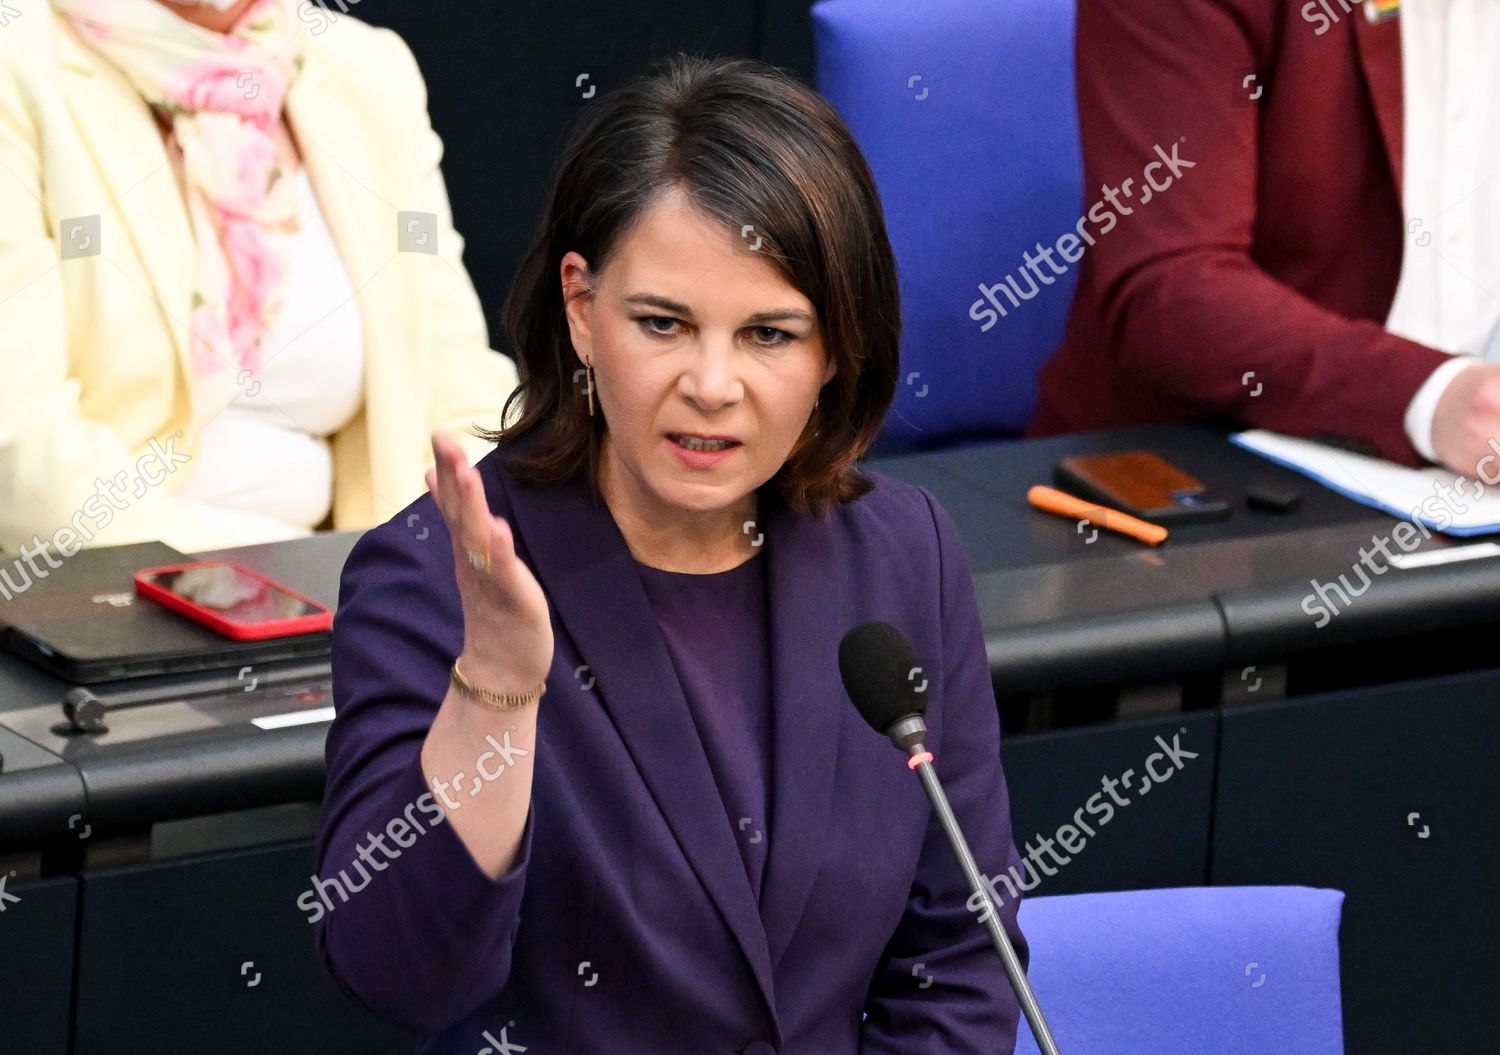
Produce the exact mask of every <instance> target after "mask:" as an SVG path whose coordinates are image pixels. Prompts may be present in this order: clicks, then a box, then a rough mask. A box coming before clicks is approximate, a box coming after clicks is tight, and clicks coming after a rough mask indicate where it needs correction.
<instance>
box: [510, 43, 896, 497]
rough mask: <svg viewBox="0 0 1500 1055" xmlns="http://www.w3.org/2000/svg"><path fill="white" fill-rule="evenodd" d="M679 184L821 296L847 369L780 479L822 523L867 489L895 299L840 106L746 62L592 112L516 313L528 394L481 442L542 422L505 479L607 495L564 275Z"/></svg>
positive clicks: (558, 184)
mask: <svg viewBox="0 0 1500 1055" xmlns="http://www.w3.org/2000/svg"><path fill="white" fill-rule="evenodd" d="M674 188H675V189H680V190H681V191H682V192H683V193H684V194H685V195H686V196H687V198H688V200H689V201H691V202H692V203H693V204H694V205H695V207H697V208H699V209H701V210H702V211H703V212H704V213H705V215H708V216H711V217H713V218H714V219H716V220H718V221H720V222H722V223H723V224H724V226H725V227H726V228H727V229H729V230H731V231H732V232H733V233H734V234H735V235H736V236H737V237H738V236H739V235H740V233H741V231H742V230H743V229H744V226H745V225H747V224H748V225H752V226H753V227H754V235H755V237H757V238H759V239H760V242H761V244H760V246H759V251H760V252H761V253H763V254H764V255H765V257H766V259H767V260H768V261H769V262H770V263H771V264H772V265H773V266H774V267H776V269H777V270H778V271H779V272H780V273H781V274H782V275H783V277H785V279H786V280H787V282H788V283H789V284H790V285H792V286H793V287H794V288H796V289H797V290H798V291H800V292H801V293H802V295H803V296H805V297H807V299H808V300H809V301H811V302H812V305H813V308H814V310H815V311H816V312H817V315H818V322H819V327H820V329H821V330H822V333H823V338H824V348H825V350H826V351H827V353H828V354H829V355H830V356H831V357H832V358H833V360H834V362H835V363H836V364H837V373H836V374H835V375H834V377H833V379H832V380H831V381H829V382H828V383H827V384H826V385H825V386H824V387H823V390H822V392H821V393H820V395H819V400H818V408H817V414H816V418H815V420H814V421H813V422H812V423H810V424H809V426H808V427H807V428H806V429H805V430H804V432H803V434H802V436H801V437H799V438H798V440H797V442H796V443H795V444H794V445H793V447H792V450H791V453H790V454H789V455H788V457H787V460H786V463H785V464H784V465H783V466H782V467H781V469H780V470H779V471H778V472H777V474H776V475H775V477H773V478H772V480H771V481H769V483H771V484H774V485H775V486H776V488H777V491H778V493H779V496H780V497H781V498H782V499H783V500H784V501H785V502H786V503H787V504H788V505H790V506H791V507H792V508H793V509H796V510H797V511H799V512H811V513H813V514H814V515H818V516H821V515H823V514H824V513H825V511H826V509H827V508H828V507H829V505H830V504H831V503H833V502H844V501H850V500H853V499H856V498H858V497H860V496H861V495H863V494H865V493H866V492H868V491H869V490H870V488H871V487H872V486H873V482H872V481H871V480H870V479H869V477H867V476H865V475H864V474H863V473H861V472H860V471H859V470H858V468H857V467H856V464H855V463H856V462H857V461H858V460H859V459H860V458H861V457H862V456H863V455H864V453H865V452H866V451H867V450H868V449H869V447H870V445H871V444H872V443H873V442H874V440H875V437H876V434H877V433H878V432H879V429H880V423H881V420H882V419H883V418H884V417H885V413H886V410H887V409H888V408H889V407H890V404H891V400H892V398H893V397H894V395H895V390H896V382H897V377H898V375H899V370H900V366H899V344H900V336H901V312H900V292H899V290H898V288H897V283H896V265H895V260H894V257H893V256H892V254H891V247H890V242H889V240H888V239H887V237H886V231H885V217H884V213H883V211H882V209H881V206H880V198H879V195H878V194H877V192H876V189H875V181H874V179H873V178H872V177H871V175H870V170H869V166H868V165H866V163H865V160H864V156H863V155H862V154H861V153H860V151H859V147H858V146H857V145H856V144H855V142H854V138H853V136H851V135H850V133H849V130H848V128H846V127H845V125H844V122H843V121H842V119H840V117H839V116H838V114H837V113H836V112H835V111H834V110H833V108H832V107H831V106H830V105H829V104H828V103H827V102H826V101H825V100H824V99H823V98H822V97H821V96H819V95H818V94H817V93H816V92H815V91H813V90H812V89H811V88H809V87H807V86H806V85H804V84H802V83H801V82H800V81H798V80H796V79H795V78H794V77H792V76H791V75H789V74H787V73H785V72H783V71H781V70H778V69H775V68H773V67H771V66H767V65H765V64H763V63H759V62H753V61H750V60H747V59H705V58H696V57H690V56H687V55H681V54H679V55H676V56H674V57H672V58H670V59H666V60H664V61H661V62H659V63H657V64H655V65H654V66H652V67H651V68H650V69H648V70H647V71H646V72H645V73H644V74H642V75H641V76H639V77H637V78H635V79H634V80H632V81H630V82H629V83H627V84H625V85H624V86H622V87H621V88H619V89H618V90H616V91H614V92H611V93H610V94H609V95H607V96H605V97H603V98H602V99H601V100H600V101H599V102H598V103H596V104H595V105H594V106H593V107H592V108H591V109H589V110H587V111H585V113H584V114H583V116H582V117H581V118H580V121H579V124H578V125H577V126H576V127H575V129H574V131H573V133H572V136H571V138H570V141H569V145H568V146H567V148H566V149H565V151H564V153H563V155H562V159H561V162H560V165H559V169H558V173H557V177H556V180H555V182H554V185H553V188H552V193H551V196H550V199H549V201H548V204H547V209H546V214H545V215H544V217H543V219H542V223H541V227H540V229H539V232H538V234H537V237H536V240H535V242H534V243H533V245H532V247H531V249H530V250H529V251H528V253H527V255H526V257H525V260H524V261H523V262H522V264H521V267H520V270H519V271H518V273H517V275H516V279H515V282H514V284H513V285H512V286H511V290H510V295H509V297H508V298H507V300H506V303H505V329H506V334H507V336H508V337H509V338H510V341H511V343H512V345H513V346H514V348H515V350H516V358H517V362H518V364H519V373H520V385H519V386H518V387H517V388H516V390H515V391H514V392H513V393H512V395H511V396H510V398H509V399H508V400H506V404H505V408H504V411H503V412H502V417H501V421H502V426H501V428H500V429H499V430H498V431H494V432H486V433H485V434H484V435H485V438H486V439H489V440H491V441H492V442H496V443H503V442H504V441H506V440H509V439H513V438H515V437H517V436H520V435H523V434H525V433H527V432H529V431H531V430H532V429H534V428H537V427H538V426H541V425H543V424H546V425H548V426H550V428H549V429H548V430H546V433H547V434H546V435H545V436H544V437H543V438H542V439H541V441H540V442H539V443H538V444H537V445H536V447H535V449H534V450H532V451H530V452H528V453H527V454H526V455H525V456H524V457H523V456H520V455H516V456H513V457H511V458H508V459H507V461H506V466H507V469H508V470H509V471H510V472H511V473H512V475H514V476H515V477H516V478H517V479H518V480H520V481H522V482H523V483H528V484H533V485H539V484H546V483H551V482H555V481H558V480H562V479H568V478H571V477H572V476H573V475H574V474H575V473H577V472H580V471H585V472H587V474H588V479H589V481H590V484H591V485H592V486H593V488H594V492H595V494H598V458H599V441H600V439H601V438H602V435H603V429H604V423H603V416H602V415H596V416H595V417H590V416H589V414H588V410H587V404H586V399H585V397H584V394H583V392H584V390H583V387H582V385H581V384H580V382H579V379H580V377H581V376H582V370H583V364H582V362H580V361H579V358H578V355H577V353H575V352H574V350H573V344H572V340H571V338H570V335H569V332H568V326H567V321H566V317H565V310H564V302H563V292H562V285H561V279H560V275H559V269H560V267H561V262H562V258H563V256H564V255H566V254H567V253H568V252H569V251H570V250H572V251H576V252H578V253H579V254H581V255H582V256H583V257H584V259H586V260H587V261H588V262H589V267H590V270H591V271H594V272H596V273H597V272H599V271H602V270H603V269H604V267H605V265H606V263H607V261H608V259H609V256H610V253H611V251H612V250H613V249H614V248H615V246H616V244H617V243H618V241H619V239H620V237H621V235H622V234H623V233H624V232H625V231H627V230H628V229H629V227H630V226H631V224H632V223H633V222H634V221H635V220H637V219H638V218H639V217H640V216H641V214H642V213H643V212H644V211H645V210H646V209H647V208H649V207H650V206H651V205H652V204H653V203H654V202H655V201H656V200H657V199H658V198H659V197H660V196H661V195H663V194H664V193H666V192H668V191H671V190H673V189H674ZM517 408H519V409H520V412H521V414H520V417H519V418H518V419H517V420H516V421H515V422H514V423H512V424H510V425H505V424H504V422H505V421H506V419H508V418H509V417H510V415H511V412H512V411H513V410H515V409H517Z"/></svg>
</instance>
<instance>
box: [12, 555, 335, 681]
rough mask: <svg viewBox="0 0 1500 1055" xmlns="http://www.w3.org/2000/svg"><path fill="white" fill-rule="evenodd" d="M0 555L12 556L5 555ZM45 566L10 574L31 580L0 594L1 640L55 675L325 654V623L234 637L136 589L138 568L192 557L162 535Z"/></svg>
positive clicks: (166, 670) (123, 673)
mask: <svg viewBox="0 0 1500 1055" xmlns="http://www.w3.org/2000/svg"><path fill="white" fill-rule="evenodd" d="M6 559H10V560H16V558H13V557H10V556H9V555H7V558H6ZM54 559H58V560H60V561H61V566H60V567H57V568H52V567H49V566H48V564H47V562H46V559H45V558H43V557H37V558H35V560H34V563H35V564H36V566H37V568H38V570H39V571H41V572H45V573H46V576H45V577H41V576H39V575H33V574H32V573H31V572H30V571H29V569H27V568H26V566H25V565H24V564H21V565H19V566H18V567H16V568H15V569H13V570H12V571H11V573H10V576H9V580H18V579H19V580H21V581H25V580H27V579H29V580H30V584H29V585H28V586H27V587H26V588H25V590H24V591H23V592H16V591H15V590H14V589H10V590H8V592H10V593H12V594H14V596H12V597H11V598H10V599H9V600H6V599H5V598H4V596H3V595H0V627H3V630H0V644H3V647H4V649H5V651H7V652H11V653H14V654H15V655H17V656H21V657H23V658H24V659H27V660H29V661H30V662H32V663H35V664H36V665H37V666H39V667H42V668H43V669H45V670H47V671H50V672H51V673H53V674H56V675H57V676H59V677H61V678H64V679H66V680H67V681H70V682H73V683H74V684H79V685H87V684H93V683H95V682H101V681H114V680H117V679H120V678H135V677H145V676H147V675H152V674H175V673H183V672H187V671H195V670H211V669H215V668H220V667H230V666H234V665H244V664H249V663H269V662H272V661H275V660H282V659H299V658H304V657H317V656H326V655H328V650H329V640H330V635H329V633H328V632H327V631H323V632H320V633H315V634H298V635H296V636H294V637H282V638H273V639H271V640H267V641H234V640H232V639H230V638H227V637H223V636H221V635H220V634H217V633H215V632H214V631H212V630H210V629H208V627H206V626H201V625H199V624H198V623H195V622H193V621H192V620H191V619H189V618H187V617H186V616H183V615H178V614H177V613H176V612H172V611H168V610H167V609H166V608H163V607H162V606H161V605H159V604H157V603H156V602H154V601H150V600H147V599H146V598H144V597H139V596H137V595H136V592H135V573H136V572H138V571H140V570H141V569H142V568H153V567H160V566H162V565H167V564H185V563H188V562H190V561H192V560H195V559H197V558H194V557H190V556H188V555H186V554H183V553H179V552H178V551H177V550H175V549H173V548H172V547H171V546H168V545H166V544H164V543H161V542H142V543H137V544H135V545H129V546H106V547H101V548H97V549H82V550H79V551H78V552H77V553H75V554H73V556H71V557H66V558H54Z"/></svg>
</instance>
